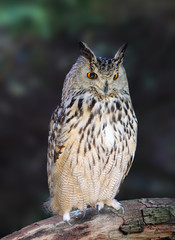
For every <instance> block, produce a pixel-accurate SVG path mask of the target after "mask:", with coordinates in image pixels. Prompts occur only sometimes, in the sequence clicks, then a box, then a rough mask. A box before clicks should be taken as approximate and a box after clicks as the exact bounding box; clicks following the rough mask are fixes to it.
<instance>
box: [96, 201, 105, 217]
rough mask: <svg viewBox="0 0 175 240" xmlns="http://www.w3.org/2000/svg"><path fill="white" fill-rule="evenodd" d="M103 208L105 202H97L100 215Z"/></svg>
mask: <svg viewBox="0 0 175 240" xmlns="http://www.w3.org/2000/svg"><path fill="white" fill-rule="evenodd" d="M103 207H104V202H97V203H96V208H97V212H98V214H99V212H100V210H101V209H102V208H103Z"/></svg>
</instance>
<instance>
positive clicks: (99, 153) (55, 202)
mask: <svg viewBox="0 0 175 240" xmlns="http://www.w3.org/2000/svg"><path fill="white" fill-rule="evenodd" d="M126 46H127V45H126V44H124V45H123V46H122V47H121V48H120V49H119V50H118V52H117V53H116V54H115V56H114V58H111V59H108V58H103V57H96V56H95V54H94V53H93V51H92V50H91V49H90V48H89V47H88V46H87V45H86V44H85V43H83V42H80V57H79V58H78V59H77V61H76V63H75V64H74V65H73V66H72V68H71V70H70V72H69V73H68V74H67V76H66V79H65V82H64V86H63V91H62V101H61V105H60V106H59V107H57V108H56V110H55V111H54V113H53V115H52V117H51V122H50V131H49V146H48V164H47V171H48V183H49V189H50V196H51V199H50V207H51V209H52V211H53V213H57V214H59V215H63V220H64V221H67V222H68V223H69V220H70V214H69V213H70V211H71V210H72V209H73V208H76V209H79V210H81V211H83V210H85V209H86V208H87V206H88V205H90V206H91V207H96V208H97V210H98V211H100V209H102V208H103V206H104V204H107V205H108V206H112V207H114V208H115V209H117V210H118V209H120V208H121V207H122V205H121V204H120V203H119V202H118V201H117V200H115V199H114V197H115V196H116V194H117V192H118V191H119V188H120V185H121V183H122V182H123V180H124V178H125V177H126V175H127V174H128V171H129V169H130V167H131V165H132V162H133V158H134V154H135V150H136V142H137V119H136V116H135V113H134V109H133V106H132V103H131V98H130V94H129V88H128V81H127V76H126V72H125V69H124V67H123V57H124V52H125V50H126Z"/></svg>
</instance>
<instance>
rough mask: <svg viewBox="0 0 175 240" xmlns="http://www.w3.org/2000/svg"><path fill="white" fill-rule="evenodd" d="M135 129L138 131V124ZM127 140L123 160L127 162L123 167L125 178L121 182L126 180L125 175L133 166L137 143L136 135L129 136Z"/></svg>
mask: <svg viewBox="0 0 175 240" xmlns="http://www.w3.org/2000/svg"><path fill="white" fill-rule="evenodd" d="M135 131H136V132H137V126H136V128H135ZM125 142H127V146H128V147H125V148H124V149H125V150H124V152H123V161H125V163H126V164H124V166H125V167H124V169H123V178H122V181H121V184H122V182H123V181H124V179H125V177H126V176H127V175H128V172H129V170H130V168H131V166H132V163H133V160H134V155H135V150H136V144H137V142H136V135H134V136H131V137H130V138H129V139H128V138H127V139H126V140H125ZM123 144H124V143H123ZM122 147H123V146H122ZM121 184H120V186H121Z"/></svg>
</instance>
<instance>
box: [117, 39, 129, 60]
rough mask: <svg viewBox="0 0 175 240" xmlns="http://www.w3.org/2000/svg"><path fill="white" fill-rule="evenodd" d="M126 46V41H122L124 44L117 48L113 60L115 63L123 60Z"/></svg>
mask: <svg viewBox="0 0 175 240" xmlns="http://www.w3.org/2000/svg"><path fill="white" fill-rule="evenodd" d="M127 46H128V44H127V43H124V44H123V45H122V46H121V47H120V48H119V50H118V51H117V53H116V54H115V56H114V60H116V63H117V64H119V63H122V62H123V58H124V54H125V51H126V48H127Z"/></svg>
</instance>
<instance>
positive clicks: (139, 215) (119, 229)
mask: <svg viewBox="0 0 175 240" xmlns="http://www.w3.org/2000/svg"><path fill="white" fill-rule="evenodd" d="M121 203H122V204H123V206H124V208H125V214H124V215H123V214H122V211H118V212H117V211H116V210H114V209H113V208H110V207H108V206H105V208H104V209H102V210H101V211H100V213H99V214H97V210H96V209H92V208H89V209H87V212H86V216H85V217H84V218H82V213H81V212H78V213H77V212H76V213H75V212H73V213H71V216H72V219H71V224H72V226H69V225H67V224H66V223H64V222H63V221H62V217H60V216H54V217H51V218H48V219H45V220H42V221H40V222H36V223H33V224H31V225H29V226H27V227H25V228H22V229H21V230H19V231H17V232H14V233H12V234H10V235H8V236H6V237H4V238H2V239H3V240H11V239H13V240H17V239H18V240H30V239H42V240H46V239H47V240H57V239H60V240H63V239H65V240H74V239H84V240H90V239H91V240H92V239H99V240H102V239H120V240H125V239H127V240H128V239H133V240H137V239H142V240H148V239H152V240H156V239H166V240H167V239H175V199H169V198H154V199H151V198H150V199H146V198H144V199H137V200H128V201H122V202H121Z"/></svg>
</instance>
